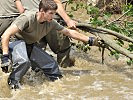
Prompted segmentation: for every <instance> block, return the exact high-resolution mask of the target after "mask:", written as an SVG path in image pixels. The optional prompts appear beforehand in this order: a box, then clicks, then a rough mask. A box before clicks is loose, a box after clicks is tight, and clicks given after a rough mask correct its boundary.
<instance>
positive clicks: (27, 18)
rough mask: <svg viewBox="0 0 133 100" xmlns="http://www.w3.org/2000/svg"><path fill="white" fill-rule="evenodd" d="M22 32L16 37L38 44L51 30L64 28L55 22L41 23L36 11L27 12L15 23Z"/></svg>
mask: <svg viewBox="0 0 133 100" xmlns="http://www.w3.org/2000/svg"><path fill="white" fill-rule="evenodd" d="M13 24H15V25H16V26H17V27H18V28H19V29H20V30H21V32H20V33H17V34H16V37H17V38H19V39H23V40H24V41H25V42H26V43H28V44H32V43H35V42H38V41H39V40H40V39H41V38H43V37H44V36H46V35H47V34H48V33H49V32H50V31H51V30H58V31H60V30H62V29H63V28H64V27H63V26H61V25H60V24H58V23H57V22H56V21H55V20H52V21H51V22H47V21H45V22H44V23H39V22H38V21H37V18H36V11H27V12H25V13H23V14H21V15H20V16H19V17H18V18H17V19H16V20H15V21H14V22H13V23H12V25H13Z"/></svg>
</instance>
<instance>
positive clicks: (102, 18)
mask: <svg viewBox="0 0 133 100" xmlns="http://www.w3.org/2000/svg"><path fill="white" fill-rule="evenodd" d="M72 3H73V4H74V6H72V7H71V11H70V12H69V15H70V17H73V15H72V12H74V11H77V10H78V9H80V8H81V9H85V10H86V12H87V14H88V15H89V16H91V18H90V23H91V24H92V25H94V26H95V27H97V26H102V27H105V28H108V29H110V30H113V31H116V32H118V33H121V34H124V35H126V36H128V37H131V38H133V19H130V20H129V19H128V17H129V18H130V17H132V16H133V5H131V4H128V5H123V9H122V10H123V11H122V12H123V13H125V12H127V13H126V14H125V15H124V16H126V17H127V20H125V19H124V20H118V21H114V22H112V23H110V24H108V23H109V21H108V19H109V18H110V17H111V16H112V14H110V13H108V12H102V13H101V12H100V10H99V8H97V7H94V6H91V5H87V4H86V3H83V2H75V1H73V0H69V4H72ZM126 17H125V18H126ZM119 21H121V22H119ZM115 40H116V42H117V44H119V45H120V46H121V47H122V46H123V45H124V41H122V40H121V39H115ZM76 47H77V48H78V49H79V50H82V51H84V52H87V50H90V47H89V46H86V45H85V44H77V46H76ZM128 50H129V51H130V52H132V51H133V44H132V43H129V44H128ZM110 55H112V56H115V58H116V59H117V60H118V59H119V56H120V53H119V52H117V51H110ZM127 64H128V65H131V64H133V60H128V61H127Z"/></svg>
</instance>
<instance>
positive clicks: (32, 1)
mask: <svg viewBox="0 0 133 100" xmlns="http://www.w3.org/2000/svg"><path fill="white" fill-rule="evenodd" d="M40 1H41V0H21V3H22V5H23V7H24V9H25V11H29V10H32V9H35V10H37V11H38V9H39V3H40Z"/></svg>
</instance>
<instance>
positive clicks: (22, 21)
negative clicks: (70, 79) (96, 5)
mask: <svg viewBox="0 0 133 100" xmlns="http://www.w3.org/2000/svg"><path fill="white" fill-rule="evenodd" d="M56 10H57V4H56V3H55V2H54V1H53V0H42V1H41V2H40V7H39V12H36V11H35V12H34V11H29V12H26V13H24V14H21V15H20V16H19V17H18V18H17V19H16V20H15V21H14V22H13V23H12V25H11V26H10V27H9V28H8V29H7V30H6V31H5V32H4V34H3V35H2V51H3V56H2V61H1V66H2V67H3V69H4V71H5V72H7V69H8V67H9V66H10V65H11V60H10V58H9V54H11V57H12V63H13V64H12V72H11V74H10V75H9V78H8V84H9V86H10V87H11V88H12V89H17V88H19V86H20V85H19V83H20V80H21V78H22V77H23V76H24V75H25V73H26V72H27V70H28V69H29V66H30V64H32V63H34V64H36V65H37V67H39V68H40V69H42V71H43V72H44V74H45V75H46V77H47V78H48V79H49V80H51V81H54V80H56V79H59V78H61V77H62V75H61V73H60V70H59V67H58V63H57V62H56V61H55V60H54V59H53V58H52V57H51V56H50V55H48V54H47V53H46V52H44V51H43V50H42V49H41V48H39V47H37V46H36V42H38V41H39V40H40V39H41V38H42V37H44V36H46V35H47V34H50V31H51V30H53V29H54V30H57V31H60V32H61V34H64V35H66V36H69V37H71V38H74V39H76V40H79V41H83V42H86V43H89V44H90V45H93V44H94V43H95V41H94V40H95V39H94V38H90V37H88V36H85V35H83V34H81V33H79V32H77V31H75V30H71V29H67V28H64V27H63V26H61V25H59V24H58V23H57V22H56V21H54V20H53V16H54V14H55V12H56ZM12 35H15V36H16V40H15V41H14V42H12V43H11V44H9V39H10V37H11V36H12ZM53 39H54V37H53Z"/></svg>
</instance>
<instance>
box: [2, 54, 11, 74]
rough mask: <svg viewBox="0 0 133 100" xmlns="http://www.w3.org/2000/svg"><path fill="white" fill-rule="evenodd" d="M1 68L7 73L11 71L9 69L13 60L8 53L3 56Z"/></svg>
mask: <svg viewBox="0 0 133 100" xmlns="http://www.w3.org/2000/svg"><path fill="white" fill-rule="evenodd" d="M1 68H2V71H3V72H5V73H8V72H9V69H10V68H11V60H10V59H9V55H8V54H4V55H3V56H2V58H1Z"/></svg>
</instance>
